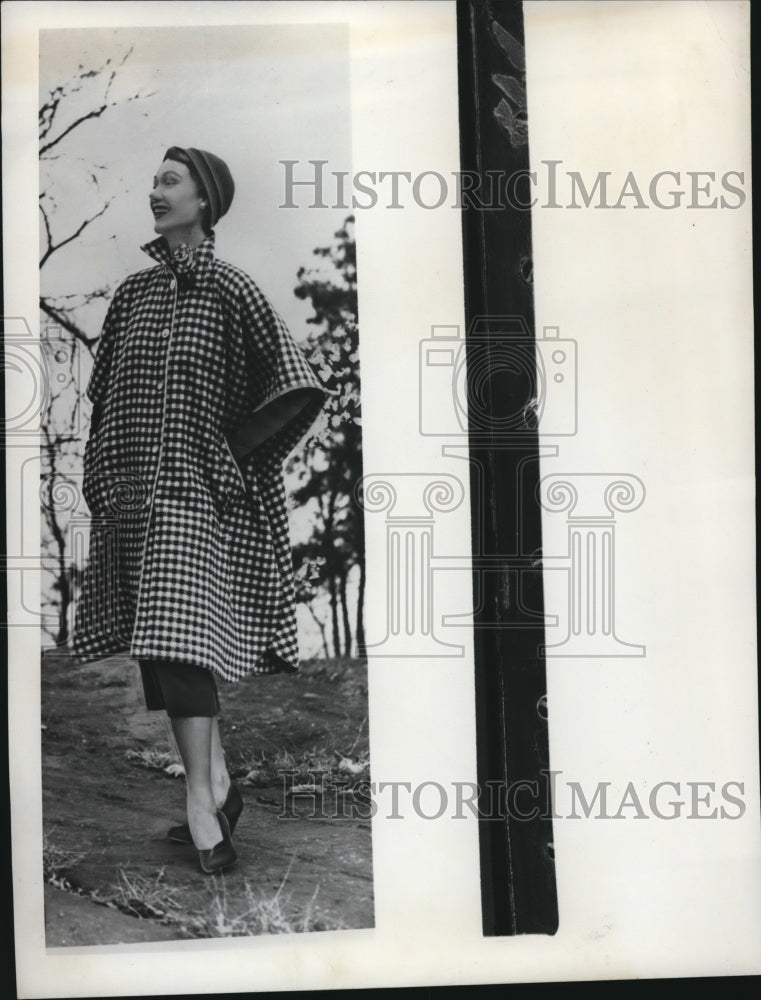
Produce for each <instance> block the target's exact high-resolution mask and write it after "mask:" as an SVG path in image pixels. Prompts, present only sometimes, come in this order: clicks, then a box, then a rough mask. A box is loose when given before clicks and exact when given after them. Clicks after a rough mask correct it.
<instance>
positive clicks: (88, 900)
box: [42, 651, 373, 947]
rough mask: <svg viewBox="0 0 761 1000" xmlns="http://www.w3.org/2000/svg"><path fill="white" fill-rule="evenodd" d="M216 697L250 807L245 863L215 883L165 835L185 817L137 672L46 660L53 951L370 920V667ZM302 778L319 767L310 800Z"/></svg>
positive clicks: (334, 669)
mask: <svg viewBox="0 0 761 1000" xmlns="http://www.w3.org/2000/svg"><path fill="white" fill-rule="evenodd" d="M220 702H221V706H222V712H221V716H220V722H221V727H222V732H223V739H224V742H225V747H226V751H227V756H228V764H229V766H230V769H231V771H232V773H233V774H234V776H235V777H236V779H237V780H238V781H239V783H240V784H241V790H242V792H243V795H244V800H245V809H244V812H243V815H242V817H241V820H240V822H239V825H238V828H237V829H236V832H235V843H236V849H237V852H238V855H239V861H238V864H237V865H236V866H235V867H234V868H232V869H230V871H229V872H227V873H225V874H224V875H222V876H216V877H209V876H205V875H203V874H202V873H201V872H200V869H199V867H198V862H197V855H196V852H195V850H194V849H193V848H192V847H190V846H187V847H184V846H180V845H174V844H172V843H171V842H170V841H169V840H168V839H167V838H166V830H167V829H168V827H169V826H171V825H172V824H173V823H176V822H179V821H181V820H182V819H183V818H184V802H185V785H184V780H183V779H182V777H181V776H180V777H173V776H172V771H173V770H176V767H175V768H173V767H172V763H173V762H176V760H177V758H176V755H175V751H174V747H173V744H172V742H171V736H170V730H169V727H168V723H167V722H166V719H165V717H164V715H163V713H148V712H146V710H145V708H144V705H143V700H142V691H141V687H140V682H139V676H138V671H137V667H136V666H135V664H134V663H133V662H132V661H130V660H128V659H126V658H125V657H110V658H108V659H106V660H103V661H101V662H98V663H88V664H85V665H81V664H77V663H75V662H74V661H73V660H72V659H71V658H70V656H69V655H68V654H67V653H64V652H61V651H55V652H49V653H46V654H45V656H44V657H43V663H42V727H43V728H42V774H43V826H44V854H45V857H44V869H45V876H46V885H45V924H46V940H47V946H48V947H60V946H66V945H79V946H81V945H104V944H121V943H129V942H140V941H164V940H169V939H173V938H174V939H176V938H187V937H220V936H230V935H235V936H238V935H241V936H246V935H253V934H261V933H283V932H292V931H311V930H322V929H336V928H358V927H371V926H372V925H373V895H372V861H371V837H370V821H369V818H368V814H369V809H368V808H367V804H368V803H367V800H366V797H363V794H362V787H363V782H365V781H367V780H368V779H369V771H368V741H367V722H366V720H367V686H366V669H365V665H364V664H363V663H361V662H359V661H356V660H343V661H331V660H326V661H312V662H310V663H307V664H305V665H304V668H303V669H302V671H301V673H300V674H298V675H278V676H273V677H252V678H250V679H248V680H246V681H242V682H240V683H238V684H236V685H229V686H228V685H220ZM310 770H311V772H312V773H314V772H315V771H317V772H319V771H320V770H325V771H326V772H327V777H325V778H320V777H319V773H318V774H317V778H316V785H317V793H316V794H315V790H314V787H313V786H314V785H315V778H314V777H310V776H309V772H310ZM283 771H285V772H290V773H287V774H285V776H284V775H283V774H282V773H279V772H283ZM334 779H335V781H336V782H338V783H339V784H340V785H341V786H342V791H341V792H340V793H339V794H338V795H336V794H335V793H333V794H331V793H330V788H331V786H332V782H333V780H334ZM289 786H291V787H294V789H295V794H286V788H288V787H289ZM320 789H322V790H323V791H324V792H325V794H324V795H323V796H321V795H320V794H319V791H320ZM286 815H289V816H291V817H294V816H295V818H284V817H285V816H286Z"/></svg>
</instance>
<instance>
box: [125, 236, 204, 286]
mask: <svg viewBox="0 0 761 1000" xmlns="http://www.w3.org/2000/svg"><path fill="white" fill-rule="evenodd" d="M140 249H141V250H143V251H144V252H145V253H147V254H148V256H149V257H152V258H153V259H154V260H155V261H156V262H157V263H158V264H161V265H162V266H163V267H164V268H165V269H167V270H169V271H172V272H173V273H174V274H176V275H177V277H178V279H179V280H180V281H181V282H182V283H187V284H190V285H196V284H202V283H203V282H204V281H205V280H206V279H207V278H208V277H209V275H210V274H211V271H212V267H213V265H214V233H213V232H212V233H210V234H209V235H208V236H207V237H206V238H205V239H204V240H203V241H202V242H201V243H199V244H198V246H197V247H196V248H195V250H193V249H192V248H191V247H189V246H188V244H187V243H183V244H181V245H180V246H179V247H178V248H177V249H176V250H175V251H174V253H172V251H171V250H170V249H169V244H168V243H167V242H166V240H165V239H164V237H163V236H159V237H158V239H155V240H152V241H151V242H150V243H145V244H144V245H143V246H142V247H141V248H140Z"/></svg>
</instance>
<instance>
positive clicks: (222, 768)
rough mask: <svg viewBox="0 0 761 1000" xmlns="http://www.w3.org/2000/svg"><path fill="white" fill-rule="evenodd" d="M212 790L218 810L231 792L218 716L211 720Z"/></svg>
mask: <svg viewBox="0 0 761 1000" xmlns="http://www.w3.org/2000/svg"><path fill="white" fill-rule="evenodd" d="M211 790H212V794H213V795H214V801H215V802H216V804H217V808H221V807H222V806H223V805H224V802H225V799H226V798H227V793H228V791H229V790H230V775H229V774H228V773H227V764H226V762H225V752H224V750H223V749H222V739H221V737H220V735H219V721H218V719H217V716H216V715H215V716H214V718H213V719H212V720H211Z"/></svg>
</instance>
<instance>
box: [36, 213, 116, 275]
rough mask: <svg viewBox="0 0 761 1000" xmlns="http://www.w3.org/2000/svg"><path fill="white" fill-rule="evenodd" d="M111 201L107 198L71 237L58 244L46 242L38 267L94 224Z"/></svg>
mask: <svg viewBox="0 0 761 1000" xmlns="http://www.w3.org/2000/svg"><path fill="white" fill-rule="evenodd" d="M112 201H113V199H112V198H109V199H108V201H107V202H106V204H105V205H104V206H103V208H102V209H101V210H100V211H99V212H96V213H95V215H93V216H91V217H90V218H89V219H85V221H84V222H83V223H82V225H81V226H80V227H79V229H77V230H75V231H74V232H73V233H72V234H71V236H67V237H66V239H65V240H61V242H60V243H50V242H48V248H47V250H46V251H45V253H44V254H43V255H42V258H41V259H40V267H42V266H43V265H44V264H45V262H46V261H47V260H48V259H49V258H50V257H51V256H52V255H53V254H54V253H55V252H56V250H60V249H61V247H65V246H66V244H67V243H71V241H72V240H75V239H76V238H77V236H79V235H80V233H82V232H83V231H84V230H85V229H86V228H87V227H88V226H89V225H90V223H91V222H95V220H96V219H97V218H98V217H99V216H101V215H103V213H104V212H105V211H106V209H107V208H108V206H109V205H110V204H111V202H112ZM40 207H42V206H40ZM42 214H43V215H45V212H44V211H43V213H42ZM45 219H46V222H47V217H45ZM49 235H50V230H49V229H48V236H49Z"/></svg>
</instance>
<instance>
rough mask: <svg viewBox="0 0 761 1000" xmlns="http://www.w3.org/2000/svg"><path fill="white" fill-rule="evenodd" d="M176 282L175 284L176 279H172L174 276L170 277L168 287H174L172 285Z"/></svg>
mask: <svg viewBox="0 0 761 1000" xmlns="http://www.w3.org/2000/svg"><path fill="white" fill-rule="evenodd" d="M176 284H177V282H176V281H175V280H174V278H170V279H169V287H170V288H174V286H175V285H176Z"/></svg>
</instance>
